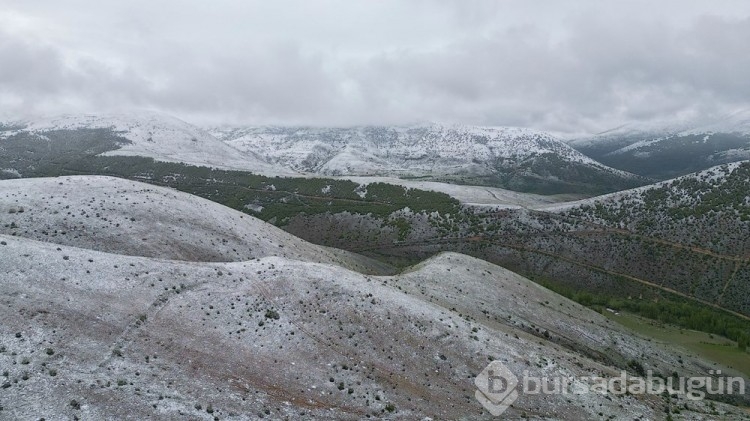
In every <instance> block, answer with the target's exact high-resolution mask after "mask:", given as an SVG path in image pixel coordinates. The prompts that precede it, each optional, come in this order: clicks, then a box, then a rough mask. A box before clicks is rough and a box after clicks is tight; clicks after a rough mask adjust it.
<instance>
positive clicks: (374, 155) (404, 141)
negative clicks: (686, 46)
mask: <svg viewBox="0 0 750 421" xmlns="http://www.w3.org/2000/svg"><path fill="white" fill-rule="evenodd" d="M209 131H210V132H211V133H213V134H214V135H215V136H216V137H218V138H220V139H222V140H224V141H225V142H226V143H228V144H229V145H231V146H233V147H235V148H237V149H240V150H243V151H253V152H255V153H257V154H259V155H260V156H262V157H263V158H264V159H266V160H267V161H268V162H271V163H274V164H278V165H280V166H284V167H288V168H291V169H293V170H296V171H300V172H306V173H314V174H318V175H324V176H341V175H348V176H397V177H407V178H410V177H416V178H427V179H430V180H433V181H434V180H438V181H440V180H448V181H452V182H459V183H463V184H472V183H477V184H485V185H495V186H498V187H510V188H512V189H514V190H519V189H521V190H523V189H524V187H527V186H526V184H529V183H530V180H531V179H534V180H537V181H538V182H539V183H540V184H543V183H544V182H548V183H559V184H561V185H564V184H568V185H579V186H583V185H592V184H596V180H598V181H603V182H604V183H605V184H606V183H607V182H609V183H612V184H615V185H616V184H618V183H619V184H622V183H623V182H625V183H627V182H631V183H633V180H634V177H633V176H632V175H630V174H627V173H625V172H622V171H618V170H614V169H612V168H608V167H606V166H604V165H602V164H600V163H598V162H595V161H593V160H592V159H590V158H588V157H586V156H584V155H583V154H581V153H579V152H577V151H576V150H574V149H573V148H571V147H570V146H568V145H566V144H565V143H564V142H562V141H560V140H558V139H556V138H554V137H553V136H551V135H549V134H547V133H544V132H539V131H534V130H530V129H523V128H509V127H472V126H461V125H439V124H433V125H422V126H413V127H355V128H300V127H298V128H282V127H249V128H215V129H210V130H209ZM531 190H534V189H533V188H531Z"/></svg>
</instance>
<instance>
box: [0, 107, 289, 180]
mask: <svg viewBox="0 0 750 421" xmlns="http://www.w3.org/2000/svg"><path fill="white" fill-rule="evenodd" d="M81 128H89V129H93V128H104V129H112V130H113V131H115V132H118V134H119V135H120V136H122V137H124V138H126V139H128V140H130V141H131V142H132V143H130V144H125V145H123V146H122V148H120V149H117V150H114V151H110V152H107V153H105V154H104V155H126V156H145V157H150V158H154V159H156V160H160V161H168V162H183V163H186V164H192V165H202V166H211V167H216V168H225V169H236V170H244V171H250V172H254V173H263V174H265V175H271V176H273V175H287V176H289V175H294V174H295V172H294V171H292V170H288V169H285V168H280V167H278V166H276V165H270V164H268V163H266V162H264V161H263V160H262V159H260V158H259V157H258V156H257V155H255V154H254V153H253V152H252V151H244V152H241V151H239V150H237V149H235V148H233V147H231V146H229V145H227V144H226V143H224V142H221V141H219V140H218V139H216V138H215V137H214V136H212V135H211V134H210V133H208V132H206V131H205V130H202V129H199V128H198V127H195V126H193V125H191V124H188V123H186V122H184V121H182V120H179V119H177V118H174V117H171V116H167V115H164V114H159V113H153V112H131V113H126V114H88V115H65V116H59V117H53V118H47V119H40V120H35V121H32V122H29V123H26V127H25V128H24V129H22V130H23V131H31V132H37V133H40V134H42V135H43V133H44V132H45V131H49V130H63V129H65V130H75V129H81ZM8 133H11V132H8Z"/></svg>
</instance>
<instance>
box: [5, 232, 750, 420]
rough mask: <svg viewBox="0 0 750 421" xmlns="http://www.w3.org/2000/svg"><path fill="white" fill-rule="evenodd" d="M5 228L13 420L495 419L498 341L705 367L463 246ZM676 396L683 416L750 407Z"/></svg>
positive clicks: (531, 410) (560, 358)
mask: <svg viewBox="0 0 750 421" xmlns="http://www.w3.org/2000/svg"><path fill="white" fill-rule="evenodd" d="M0 240H2V241H0V259H2V265H0V292H1V295H0V296H2V297H3V298H2V299H3V305H2V306H0V317H1V318H0V320H3V323H2V325H0V326H2V327H1V329H0V343H2V344H3V345H2V348H1V350H0V362H1V364H0V365H2V366H3V367H5V371H6V373H5V378H4V379H2V380H1V381H2V382H3V389H2V390H3V392H2V394H1V395H0V405H1V406H2V412H0V416H2V417H8V418H9V419H30V418H34V419H37V418H39V417H45V418H46V419H62V418H73V417H78V418H81V419H149V418H151V419H176V418H183V419H184V418H189V419H205V420H209V419H212V418H213V417H218V418H219V419H237V420H240V419H258V418H261V417H268V418H270V419H285V418H288V419H362V418H365V417H368V416H370V417H375V418H386V419H424V418H425V417H429V418H432V419H460V418H469V419H491V418H492V417H491V416H490V415H489V414H488V413H487V412H486V411H485V410H484V409H483V408H482V407H481V406H480V405H479V403H478V402H477V401H476V400H475V399H474V397H473V395H474V389H475V386H474V377H475V376H476V375H477V374H478V373H479V372H480V371H481V370H482V369H483V368H484V367H485V366H486V365H487V363H488V362H489V360H491V359H492V358H498V359H500V360H502V361H503V362H504V363H505V364H506V365H508V367H510V368H511V369H512V370H514V371H515V372H518V373H520V372H521V371H523V370H528V371H529V372H530V373H531V375H537V376H542V375H573V376H583V375H589V376H590V375H603V376H615V375H618V374H619V372H618V371H617V370H615V369H614V367H613V366H611V365H609V364H611V363H612V362H616V361H617V360H624V361H627V360H629V359H637V360H638V361H640V362H641V363H642V364H643V366H644V367H646V368H649V369H654V370H657V371H658V372H659V373H664V374H665V375H671V373H672V372H678V373H684V374H687V373H693V372H695V373H697V372H702V371H704V369H705V367H703V366H702V365H701V363H700V361H696V360H694V359H693V358H691V357H689V356H687V355H683V354H682V353H679V354H678V353H675V352H673V351H670V350H668V349H664V348H662V347H661V346H660V345H657V344H653V343H651V342H648V341H646V340H644V339H640V338H638V337H636V336H633V335H632V334H629V333H627V332H626V331H624V330H623V329H622V328H618V327H615V326H614V325H613V324H612V323H610V322H608V321H607V320H606V319H605V318H603V317H602V316H601V315H598V314H596V313H593V312H592V311H590V310H586V309H583V308H581V307H580V306H578V305H576V304H574V303H572V302H570V301H567V300H565V299H561V298H560V297H558V296H556V295H555V294H553V293H551V292H549V291H546V290H544V289H542V288H539V287H537V286H535V285H534V284H532V283H530V282H528V281H525V280H524V279H522V278H520V277H518V276H516V275H513V274H511V273H509V272H507V271H505V270H503V269H500V268H498V267H496V266H493V265H491V264H488V263H484V262H481V261H477V260H475V259H472V258H468V257H466V256H460V255H455V254H447V255H442V256H439V257H438V258H436V259H433V260H431V261H428V262H425V263H424V264H422V265H420V267H416V268H414V270H413V271H411V272H409V273H407V274H404V275H401V276H396V277H367V276H364V275H361V274H358V273H355V272H351V271H348V270H345V269H342V268H338V267H335V266H331V265H322V264H314V263H306V262H300V261H290V260H287V259H284V258H278V257H268V258H262V259H259V260H253V261H248V262H237V263H191V262H177V261H160V260H154V259H149V258H143V257H127V256H118V255H112V254H105V253H102V252H96V251H90V250H84V249H77V248H71V247H67V246H61V247H58V246H56V245H51V244H47V243H40V242H36V241H33V240H28V239H20V238H16V237H9V236H5V235H0ZM425 280H432V283H430V284H424V285H423V284H422V281H425ZM464 288H466V289H465V290H464ZM403 289H406V290H407V291H402V290H403ZM417 289H422V292H421V294H415V293H413V292H409V291H414V292H416V290H417ZM487 290H489V291H490V292H491V293H490V295H488V294H487V293H486V292H485V291H487ZM431 296H434V297H435V298H431V299H428V297H431ZM430 301H433V302H430ZM477 303H484V305H481V304H480V306H479V307H475V306H476V305H477ZM451 307H455V308H456V309H455V310H449V308H451ZM472 307H474V308H473V310H472V311H471V312H467V313H464V314H463V315H461V314H460V313H459V312H460V311H461V310H460V309H464V308H472ZM480 310H481V311H480ZM508 316H511V317H508ZM584 326H585V327H584ZM545 331H546V332H547V333H546V334H545V333H544V332H545ZM565 338H567V339H571V340H573V341H575V344H577V346H578V347H579V348H576V347H575V346H573V345H571V344H569V343H567V342H566V341H565V340H563V339H565ZM577 349H581V351H578V350H577ZM593 351H598V352H593ZM601 354H606V358H604V357H602V358H599V357H597V355H601ZM589 355H591V356H589ZM666 402H667V401H665V399H664V398H662V397H660V396H619V395H618V396H614V395H610V396H603V395H599V394H596V393H594V394H585V395H552V396H544V397H541V396H534V395H528V396H522V397H520V398H519V399H518V401H516V402H515V403H514V406H513V408H511V409H509V411H508V412H507V413H506V416H508V417H511V418H517V417H520V416H522V415H524V414H525V416H532V417H543V418H547V419H564V420H578V419H591V418H595V417H598V416H599V417H612V418H614V419H626V418H627V419H632V418H641V419H658V418H659V417H660V416H661V414H664V412H665V409H664V408H665V407H666V405H667V403H666ZM671 402H672V405H674V406H675V407H677V406H679V407H680V409H681V413H682V414H683V416H684V417H685V419H707V418H708V417H711V416H712V415H708V414H717V415H718V414H725V415H724V416H725V419H743V418H742V415H741V413H740V410H739V409H737V408H734V407H729V406H726V405H723V404H718V403H716V404H715V403H710V404H709V403H707V402H689V406H688V407H685V406H684V403H686V402H681V400H674V399H673V400H672V401H671ZM600 414H601V415H600Z"/></svg>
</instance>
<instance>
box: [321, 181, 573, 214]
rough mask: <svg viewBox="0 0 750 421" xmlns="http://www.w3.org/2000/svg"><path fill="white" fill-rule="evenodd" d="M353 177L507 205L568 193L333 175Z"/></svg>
mask: <svg viewBox="0 0 750 421" xmlns="http://www.w3.org/2000/svg"><path fill="white" fill-rule="evenodd" d="M333 178H335V179H343V180H351V181H354V182H356V183H360V184H362V185H367V184H370V183H387V184H394V185H398V186H404V187H407V188H410V189H420V190H429V191H435V192H439V193H445V194H447V195H449V196H451V197H453V198H454V199H456V200H458V201H459V202H461V203H464V204H467V205H474V206H492V207H496V208H500V209H504V208H526V207H536V206H542V205H545V204H550V203H557V202H560V201H563V200H566V199H567V198H568V196H542V195H537V194H532V193H520V192H516V191H512V190H505V189H501V188H497V187H483V186H464V185H460V184H449V183H440V182H435V181H416V180H404V179H401V178H395V177H333Z"/></svg>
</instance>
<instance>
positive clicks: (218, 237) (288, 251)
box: [0, 176, 392, 274]
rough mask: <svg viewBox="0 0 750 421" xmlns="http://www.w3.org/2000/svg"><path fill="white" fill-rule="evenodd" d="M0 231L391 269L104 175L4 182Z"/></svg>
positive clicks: (174, 255)
mask: <svg viewBox="0 0 750 421" xmlns="http://www.w3.org/2000/svg"><path fill="white" fill-rule="evenodd" d="M0 233H4V234H9V235H17V236H21V237H26V238H31V239H35V240H40V241H48V242H52V243H56V244H63V245H70V246H76V247H82V248H89V249H93V250H100V251H105V252H110V253H117V254H126V255H133V256H145V257H155V258H160V259H177V260H187V261H202V262H216V261H244V260H250V259H255V258H261V257H267V256H280V257H286V258H289V259H298V260H305V261H311V262H324V263H331V264H339V265H342V266H344V267H348V268H350V269H353V270H358V271H363V272H367V273H379V274H383V273H391V272H392V269H391V268H389V267H388V265H386V264H383V263H380V262H377V261H374V260H371V259H368V258H365V257H363V256H359V255H355V254H353V253H348V252H345V251H341V250H336V249H329V248H326V247H321V246H316V245H313V244H310V243H308V242H305V241H303V240H301V239H299V238H297V237H295V236H293V235H290V234H288V233H286V232H284V231H282V230H280V229H278V228H276V227H274V226H272V225H270V224H267V223H265V222H263V221H261V220H259V219H257V218H254V217H252V216H249V215H246V214H243V213H242V212H239V211H236V210H233V209H230V208H227V207H225V206H222V205H220V204H217V203H215V202H211V201H209V200H206V199H201V198H199V197H197V196H193V195H190V194H187V193H182V192H179V191H176V190H172V189H169V188H164V187H157V186H152V185H148V184H144V183H139V182H134V181H128V180H123V179H119V178H113V177H101V176H74V177H55V178H33V179H18V180H4V181H0Z"/></svg>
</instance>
